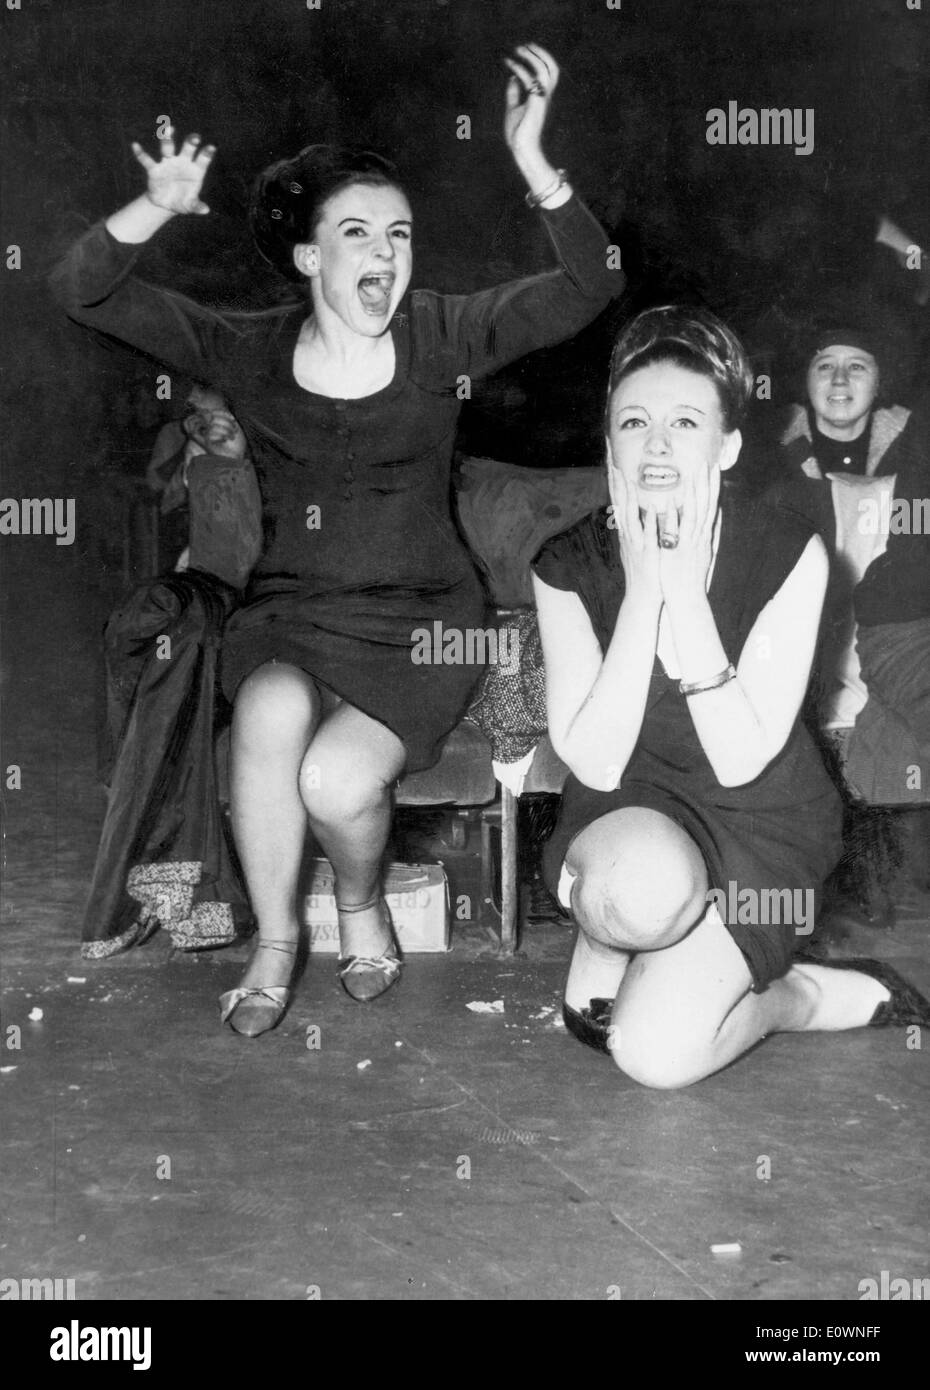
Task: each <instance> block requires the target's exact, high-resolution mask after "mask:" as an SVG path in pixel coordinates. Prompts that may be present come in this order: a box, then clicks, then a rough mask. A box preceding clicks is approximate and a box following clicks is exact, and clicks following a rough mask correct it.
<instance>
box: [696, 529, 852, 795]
mask: <svg viewBox="0 0 930 1390" xmlns="http://www.w3.org/2000/svg"><path fill="white" fill-rule="evenodd" d="M828 569H829V564H828V560H827V553H826V550H825V548H824V545H823V542H822V541H821V540H820V538H819V537H818V536H812V537H811V539H810V541H808V543H807V545H806V547H805V549H804V552H803V554H802V555H801V557H800V559H799V560H798V562H797V564H796V565H795V567H794V569H793V570H792V571H791V573H790V574H789V576H788V578H787V579H786V580H785V582H784V584H782V586H781V588H780V589H779V590H778V593H777V594H776V595H775V597H774V598H773V599H772V600H771V601H770V602H769V603H767V604H766V606H765V607H764V608H763V610H762V612H761V613H760V614H759V616H758V618H757V619H756V621H755V623H754V624H753V627H752V631H751V632H750V633H749V636H748V637H747V639H746V643H745V645H744V647H743V651H742V654H741V655H740V659H739V665H738V667H737V673H736V680H733V681H729V682H728V683H727V684H726V685H722V686H719V687H718V688H717V689H716V690H706V691H702V692H701V693H700V694H697V695H691V696H689V697H688V709H689V711H690V714H691V718H692V720H693V722H694V727H695V730H696V732H697V736H698V738H699V739H700V741H701V747H702V748H703V749H704V752H705V753H706V754H707V760H708V762H709V763H710V765H711V767H712V768H713V770H714V775H715V776H716V778H717V780H718V782H720V784H721V786H724V787H739V786H743V785H744V784H745V783H747V782H752V781H754V780H755V778H756V777H758V776H759V774H760V773H761V772H763V771H764V769H765V768H766V767H767V766H768V764H769V763H770V762H771V761H772V759H773V758H775V757H776V756H777V755H778V754H779V753H780V752H781V750H782V748H783V747H784V746H785V742H786V740H787V738H788V735H789V733H790V732H791V727H792V725H793V724H794V721H795V719H796V718H797V715H798V711H799V710H800V708H801V702H802V700H803V699H804V692H805V690H806V689H807V682H808V679H809V677H810V669H811V663H812V661H813V658H814V648H815V645H816V642H817V631H818V627H819V625H820V611H821V608H822V606H823V599H824V595H825V593H826V588H827V575H828ZM669 619H670V624H671V629H672V634H673V640H674V644H675V651H676V653H677V656H678V660H679V663H680V666H681V672H682V680H684V681H695V680H702V679H705V678H707V677H708V676H712V675H714V674H716V672H717V671H721V670H723V669H724V667H725V666H726V665H727V662H728V661H729V657H728V655H727V653H726V652H724V650H723V646H722V644H721V641H720V636H719V634H718V632H717V627H716V624H715V622H714V618H713V614H712V613H711V611H710V604H709V603H708V601H707V596H706V594H699V595H697V596H695V597H694V598H693V599H692V600H691V601H690V602H683V603H678V604H675V605H669Z"/></svg>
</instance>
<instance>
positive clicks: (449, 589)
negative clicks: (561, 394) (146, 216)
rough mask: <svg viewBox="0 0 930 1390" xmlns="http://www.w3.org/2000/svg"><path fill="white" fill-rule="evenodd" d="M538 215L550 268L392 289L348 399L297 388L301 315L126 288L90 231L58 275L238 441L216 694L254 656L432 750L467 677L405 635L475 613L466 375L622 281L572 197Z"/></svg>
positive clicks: (74, 308)
mask: <svg viewBox="0 0 930 1390" xmlns="http://www.w3.org/2000/svg"><path fill="white" fill-rule="evenodd" d="M542 216H543V218H544V221H545V224H546V227H547V229H548V232H549V236H550V238H551V240H552V243H553V246H554V248H555V251H556V254H557V256H558V260H559V268H558V269H557V270H555V271H552V272H549V273H547V274H543V275H535V276H531V277H528V278H525V279H521V280H516V281H513V282H511V283H508V284H505V285H501V286H498V287H495V288H493V289H489V290H484V291H480V292H478V293H475V294H469V295H441V294H435V293H432V292H430V291H426V290H414V291H411V292H408V294H407V295H405V297H404V299H403V300H402V301H401V303H400V305H399V308H398V311H397V313H395V315H394V318H393V320H392V322H391V326H390V332H391V334H392V336H393V339H394V346H395V353H396V366H395V372H394V377H393V380H392V381H391V382H390V383H389V385H387V386H385V387H384V388H383V389H382V390H380V391H376V392H375V393H374V394H372V395H370V396H365V397H363V398H361V399H358V400H339V399H335V398H331V397H327V396H321V395H317V394H316V393H314V392H312V391H307V390H304V389H303V388H302V387H300V386H298V384H297V383H296V381H295V379H294V372H293V358H294V349H295V346H296V344H297V339H298V335H299V333H300V329H301V325H302V324H303V322H304V320H305V318H306V317H307V314H308V304H307V303H300V304H297V305H295V306H286V307H284V308H281V309H273V310H271V311H267V312H262V313H250V314H243V313H230V314H221V313H217V312H213V311H210V310H207V309H204V308H203V307H201V306H199V305H197V304H195V303H193V302H192V301H190V300H189V299H186V298H184V297H182V296H180V295H178V294H174V293H172V292H170V291H167V290H164V289H159V288H156V287H154V286H151V285H147V284H145V283H144V282H142V281H140V280H138V279H137V278H135V276H133V275H132V274H131V273H130V272H131V270H132V267H133V264H134V262H135V260H136V258H137V255H138V252H139V248H138V247H135V246H127V245H123V244H121V243H119V242H117V241H116V240H115V239H114V238H113V237H112V236H111V235H110V234H109V233H108V231H107V230H106V228H105V226H104V225H103V224H102V223H101V224H98V225H96V226H95V227H93V228H91V229H90V230H89V231H88V232H87V233H86V234H85V235H84V236H83V237H82V238H81V239H80V240H79V241H78V242H77V243H76V244H75V245H74V246H73V247H72V248H71V250H70V251H69V253H68V254H67V255H66V257H65V258H64V260H63V261H62V262H61V263H60V265H59V266H58V267H57V269H56V271H55V272H54V274H53V278H52V283H53V288H54V290H55V292H56V293H57V295H58V297H59V299H60V300H61V302H62V303H63V304H64V306H65V308H66V309H67V312H68V313H69V315H70V316H71V317H72V318H73V319H75V320H76V321H77V322H79V323H82V324H86V325H88V326H90V327H92V328H94V329H97V330H99V331H102V332H103V333H105V334H108V335H110V336H112V337H114V338H117V339H120V340H122V341H123V342H126V343H129V344H131V345H134V346H135V347H138V348H140V349H142V350H143V351H144V352H146V353H147V354H149V355H150V356H152V357H154V358H155V359H157V360H158V361H159V362H163V363H165V364H166V365H168V366H169V367H170V366H173V367H175V368H176V369H178V370H179V371H182V372H183V373H185V375H187V376H190V377H193V378H194V379H195V380H198V381H202V382H204V383H208V384H209V385H211V386H213V387H215V388H216V389H217V390H218V391H220V392H221V393H222V394H223V396H224V397H225V398H226V400H227V401H228V403H229V405H230V408H231V409H232V411H233V413H234V414H235V415H236V417H237V418H238V420H239V421H240V423H241V425H242V427H243V430H244V431H245V434H246V437H247V439H248V443H249V450H250V454H251V457H252V459H253V461H254V464H255V469H256V473H257V475H258V479H259V485H260V488H261V493H262V504H263V522H264V536H265V543H264V553H263V554H262V557H261V559H260V560H259V562H258V564H257V566H256V568H255V570H254V572H253V575H252V579H251V581H250V584H249V586H248V589H247V590H246V593H245V596H244V601H243V603H242V604H241V605H240V606H239V607H238V608H237V610H236V611H235V612H234V613H233V614H232V616H231V617H230V618H229V620H228V622H227V624H226V630H225V635H224V639H223V645H222V652H221V671H220V674H221V681H222V687H223V690H224V691H225V693H226V695H227V697H228V698H229V699H232V698H233V697H234V696H235V692H236V690H237V688H238V686H239V684H240V683H241V681H242V680H243V679H244V678H245V677H246V676H247V675H248V674H249V673H250V672H251V671H253V670H254V669H255V668H256V667H258V666H260V665H261V664H262V663H264V662H267V661H271V660H278V661H285V662H291V663H293V664H295V665H297V666H299V667H302V668H303V669H304V670H306V671H307V672H309V673H310V674H311V675H313V676H314V677H316V678H317V679H318V680H319V681H320V682H321V683H322V684H324V685H325V686H327V687H329V688H330V689H331V690H333V691H334V692H335V693H336V694H337V695H340V696H342V697H343V698H344V699H345V700H347V701H348V702H349V703H350V704H352V705H354V706H356V707H357V708H358V709H360V710H363V711H364V712H365V713H367V714H369V715H371V716H372V717H373V718H374V719H377V720H378V721H379V722H381V723H383V724H385V725H387V727H388V728H390V729H392V730H393V731H394V732H395V733H396V734H397V735H398V736H399V737H400V738H401V740H402V741H403V743H404V744H405V746H406V748H407V754H408V758H407V769H408V771H413V770H416V769H418V768H423V767H428V766H429V765H430V764H431V763H432V762H434V761H435V760H436V758H437V757H438V754H439V748H440V744H441V741H442V739H443V737H444V736H445V735H446V734H447V733H448V732H449V730H450V729H452V728H453V727H454V725H455V723H456V722H457V720H458V719H459V717H460V716H461V714H462V713H463V711H464V709H465V706H466V704H467V700H468V696H469V693H470V691H471V689H472V687H473V685H474V684H475V681H476V679H477V677H478V675H479V674H480V668H479V667H477V666H469V665H446V664H444V663H442V664H438V663H437V664H428V665H427V664H415V663H414V662H413V661H412V659H411V653H412V647H413V642H414V639H413V633H414V632H415V631H416V629H418V628H427V629H428V630H429V631H430V632H433V631H434V630H435V629H434V628H433V624H434V623H436V622H437V621H438V622H439V623H441V624H442V627H443V630H446V629H448V628H456V629H460V630H465V629H468V628H471V627H476V626H480V625H481V624H482V622H483V619H484V597H483V591H482V589H481V585H480V583H479V580H478V578H477V575H476V573H475V571H474V569H473V566H472V563H471V560H470V557H469V555H468V552H467V550H466V549H465V547H464V546H463V544H462V542H461V540H460V539H459V536H458V533H457V531H456V529H455V525H454V523H453V520H452V515H451V507H450V495H449V493H450V467H451V461H452V454H453V445H454V440H455V429H456V420H457V417H458V414H459V410H460V408H461V400H462V398H464V397H465V395H466V391H465V389H464V385H465V378H468V379H470V380H475V379H477V378H480V377H482V376H485V375H488V374H490V373H492V372H494V371H496V370H497V369H498V368H500V367H502V366H504V365H505V364H506V363H508V362H511V361H513V360H514V359H516V358H518V357H520V356H522V355H523V354H525V353H527V352H530V351H532V350H533V349H535V348H540V347H544V346H547V345H550V344H553V343H556V342H560V341H562V340H563V339H565V338H569V337H571V336H572V335H573V334H575V333H576V332H578V330H579V329H581V328H582V327H584V326H585V325H586V324H588V323H589V322H590V321H591V320H592V319H593V318H594V317H595V316H596V315H597V313H598V312H599V311H600V310H601V309H603V308H604V306H605V305H606V304H607V302H608V300H609V299H610V298H611V297H612V296H613V295H616V294H618V293H619V292H620V291H621V289H622V287H623V275H622V272H620V271H618V270H611V269H609V268H608V266H607V256H606V237H605V235H604V233H603V230H602V229H601V227H600V226H599V225H598V223H597V222H596V221H595V219H594V218H593V217H592V216H591V214H590V213H589V212H588V211H587V209H586V208H585V207H584V205H583V204H582V203H581V202H580V201H579V200H578V199H577V197H572V198H571V199H570V200H569V201H568V202H567V203H565V204H564V205H563V206H562V207H560V208H557V209H555V210H554V211H549V212H545V211H544V212H543V214H542ZM317 509H318V510H317Z"/></svg>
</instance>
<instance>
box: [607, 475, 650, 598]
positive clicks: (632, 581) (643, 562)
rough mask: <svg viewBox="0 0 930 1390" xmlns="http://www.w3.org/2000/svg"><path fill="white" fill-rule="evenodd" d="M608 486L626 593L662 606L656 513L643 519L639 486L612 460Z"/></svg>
mask: <svg viewBox="0 0 930 1390" xmlns="http://www.w3.org/2000/svg"><path fill="white" fill-rule="evenodd" d="M607 487H608V491H609V493H610V504H611V505H610V522H609V527H610V529H611V530H615V531H616V532H617V540H618V542H619V546H620V560H621V562H622V564H623V577H624V579H625V581H626V592H627V594H628V595H629V596H630V597H631V598H633V597H635V598H637V599H639V598H642V599H644V600H645V601H646V602H648V603H651V604H655V605H657V606H659V607H660V606H661V603H662V585H661V580H660V575H659V554H660V552H659V537H658V521H657V517H656V514H655V512H654V511H652V510H649V511H647V512H646V514H645V516H644V517H643V518H642V519H640V515H639V498H638V497H637V495H636V488H635V487H633V486H632V485H631V484H630V483H629V482H628V481H627V479H626V478H625V477H624V475H623V473H622V472H621V470H620V469H619V468H615V467H614V465H613V463H612V462H611V460H610V459H608V462H607Z"/></svg>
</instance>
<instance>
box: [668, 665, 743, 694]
mask: <svg viewBox="0 0 930 1390" xmlns="http://www.w3.org/2000/svg"><path fill="white" fill-rule="evenodd" d="M735 679H736V667H735V666H734V665H733V664H732V663H731V664H730V665H729V666H728V667H727V668H726V670H725V671H721V672H720V673H719V675H716V676H711V677H710V679H709V680H706V681H679V682H678V689H679V690H680V691H681V693H682V695H702V694H703V693H704V691H705V690H717V689H719V687H720V686H721V685H726V684H727V683H728V682H729V681H732V680H735Z"/></svg>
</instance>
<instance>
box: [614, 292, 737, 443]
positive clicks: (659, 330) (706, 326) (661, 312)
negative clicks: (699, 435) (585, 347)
mask: <svg viewBox="0 0 930 1390" xmlns="http://www.w3.org/2000/svg"><path fill="white" fill-rule="evenodd" d="M653 362H674V363H675V365H676V366H678V367H684V368H685V369H686V370H687V371H689V372H697V373H698V375H700V376H706V377H708V378H709V380H711V381H712V382H713V383H714V385H715V386H716V388H717V395H718V397H719V399H720V409H721V411H722V413H723V428H724V430H726V431H727V433H729V432H730V431H731V430H735V429H737V428H738V426H739V424H740V422H741V420H742V418H743V416H744V414H745V412H746V407H747V406H748V404H749V398H750V396H751V395H752V388H753V382H754V377H753V374H752V367H751V366H750V363H749V358H748V357H747V356H746V350H745V348H744V347H743V345H742V343H741V342H740V340H739V339H738V338H737V336H736V334H735V333H733V332H732V331H731V330H730V329H729V328H727V326H726V324H724V323H721V321H720V319H718V318H717V316H716V315H715V314H712V313H711V312H710V311H709V310H708V309H701V308H695V307H692V306H690V305H679V304H663V305H662V306H661V307H660V308H657V309H646V310H645V311H644V312H643V313H641V314H638V315H637V316H636V318H635V319H633V320H631V322H630V323H628V324H627V325H626V327H625V328H624V329H623V330H622V332H621V334H620V336H619V338H618V339H617V341H616V343H615V344H614V350H613V352H612V353H611V357H610V383H609V385H608V388H607V423H608V427H609V423H610V402H611V400H612V398H613V394H614V392H615V391H616V389H617V387H618V386H619V384H620V382H621V381H622V380H623V378H624V377H626V376H629V375H630V374H631V373H632V372H638V371H639V370H640V368H641V367H648V366H649V365H650V364H651V363H653Z"/></svg>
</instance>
